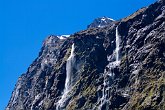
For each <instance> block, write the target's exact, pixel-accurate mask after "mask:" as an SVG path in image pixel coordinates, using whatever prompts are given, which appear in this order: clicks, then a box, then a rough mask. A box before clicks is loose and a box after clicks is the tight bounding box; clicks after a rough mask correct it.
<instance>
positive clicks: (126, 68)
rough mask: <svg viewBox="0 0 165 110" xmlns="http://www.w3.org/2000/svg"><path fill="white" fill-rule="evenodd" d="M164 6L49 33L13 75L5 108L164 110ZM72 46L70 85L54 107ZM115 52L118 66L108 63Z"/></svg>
mask: <svg viewBox="0 0 165 110" xmlns="http://www.w3.org/2000/svg"><path fill="white" fill-rule="evenodd" d="M164 7H165V3H164V0H160V1H158V2H156V3H154V4H152V5H150V6H149V7H147V8H143V9H141V10H139V11H137V12H136V13H134V14H132V15H130V16H129V17H126V18H124V19H121V20H120V21H113V22H111V24H110V25H106V26H103V27H102V28H99V27H96V28H88V29H87V30H83V31H80V32H77V33H75V34H73V35H70V37H68V38H67V39H63V40H61V39H59V38H58V37H55V36H49V37H48V38H47V39H46V40H45V41H44V43H43V47H42V48H41V51H40V53H39V56H38V57H37V59H36V60H35V61H34V62H33V63H32V65H31V66H30V67H29V68H28V71H27V72H26V74H23V75H22V76H21V77H20V78H19V80H18V82H17V84H16V87H15V89H14V91H13V93H12V97H11V99H10V101H9V104H8V106H7V107H6V110H29V109H31V110H56V109H57V110H63V109H66V110H84V109H85V110H88V109H94V110H97V109H99V110H115V109H117V110H132V109H134V110H164V109H165V106H164V105H165V92H164V91H165V80H164V79H165V8H164ZM117 36H118V37H117ZM117 38H119V49H118V52H117V51H116V50H117ZM73 44H74V62H73V64H72V66H71V67H70V68H71V69H72V72H71V73H70V74H71V77H72V78H71V79H72V89H71V91H69V92H68V93H67V97H65V99H66V100H65V101H64V103H63V105H62V106H60V107H59V108H56V107H57V104H58V101H59V100H60V99H61V97H62V96H63V91H64V90H65V83H66V78H67V71H68V70H67V69H66V68H67V65H68V64H67V62H68V58H69V56H70V54H71V50H72V48H71V47H72V45H73ZM117 53H118V57H119V59H120V64H119V66H114V65H112V64H113V63H112V62H115V61H116V59H117V58H116V56H117ZM109 74H111V75H109ZM112 76H113V77H112Z"/></svg>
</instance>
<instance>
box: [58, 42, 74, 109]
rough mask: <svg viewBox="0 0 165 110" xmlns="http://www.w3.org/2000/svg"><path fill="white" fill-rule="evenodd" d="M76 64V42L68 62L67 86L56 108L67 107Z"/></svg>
mask: <svg viewBox="0 0 165 110" xmlns="http://www.w3.org/2000/svg"><path fill="white" fill-rule="evenodd" d="M73 65H74V44H72V49H71V54H70V56H69V58H68V59H67V63H66V80H65V88H64V92H63V95H62V97H61V99H60V100H59V101H58V102H57V106H56V110H63V109H64V107H65V103H66V100H67V99H68V93H69V92H70V90H71V88H72V77H71V76H72V72H73Z"/></svg>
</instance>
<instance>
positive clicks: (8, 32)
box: [0, 0, 156, 110]
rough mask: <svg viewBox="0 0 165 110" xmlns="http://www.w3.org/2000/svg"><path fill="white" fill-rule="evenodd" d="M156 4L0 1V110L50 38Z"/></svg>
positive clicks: (148, 0)
mask: <svg viewBox="0 0 165 110" xmlns="http://www.w3.org/2000/svg"><path fill="white" fill-rule="evenodd" d="M155 1H156V0H81V1H80V0H26V1H25V0H0V110H3V109H4V108H5V106H6V105H7V102H8V101H9V98H10V96H11V93H12V90H13V89H14V86H15V84H16V82H17V79H18V77H19V76H20V75H21V74H22V73H25V72H26V70H27V68H28V66H29V65H30V64H31V63H32V61H33V60H34V59H35V58H36V57H37V55H38V53H39V51H40V48H41V46H42V42H43V40H44V39H45V38H46V37H47V36H48V35H50V34H55V35H60V34H72V33H74V32H77V31H79V30H82V29H86V26H87V25H88V24H90V23H91V22H92V21H93V19H94V18H97V17H101V16H108V17H111V18H113V19H116V20H117V19H120V18H123V17H126V16H128V15H130V14H131V13H133V12H135V11H136V10H138V9H139V8H141V7H144V6H148V5H149V4H151V3H154V2H155Z"/></svg>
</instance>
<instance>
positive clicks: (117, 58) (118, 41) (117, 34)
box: [115, 27, 120, 62]
mask: <svg viewBox="0 0 165 110" xmlns="http://www.w3.org/2000/svg"><path fill="white" fill-rule="evenodd" d="M119 50H120V36H119V32H118V27H116V49H115V52H116V62H119Z"/></svg>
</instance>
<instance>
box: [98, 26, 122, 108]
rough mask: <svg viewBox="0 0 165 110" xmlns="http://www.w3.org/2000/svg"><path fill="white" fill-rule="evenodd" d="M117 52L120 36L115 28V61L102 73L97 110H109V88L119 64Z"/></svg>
mask: <svg viewBox="0 0 165 110" xmlns="http://www.w3.org/2000/svg"><path fill="white" fill-rule="evenodd" d="M119 51H120V36H119V33H118V27H116V49H115V51H114V54H115V61H113V62H110V63H109V64H108V65H107V68H108V70H105V71H104V74H103V77H104V83H103V89H102V97H101V98H100V99H99V100H98V104H99V106H98V110H109V104H110V103H109V98H110V93H109V92H110V91H109V90H110V87H111V84H112V81H113V78H114V69H115V68H117V66H119V64H120V60H119Z"/></svg>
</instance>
